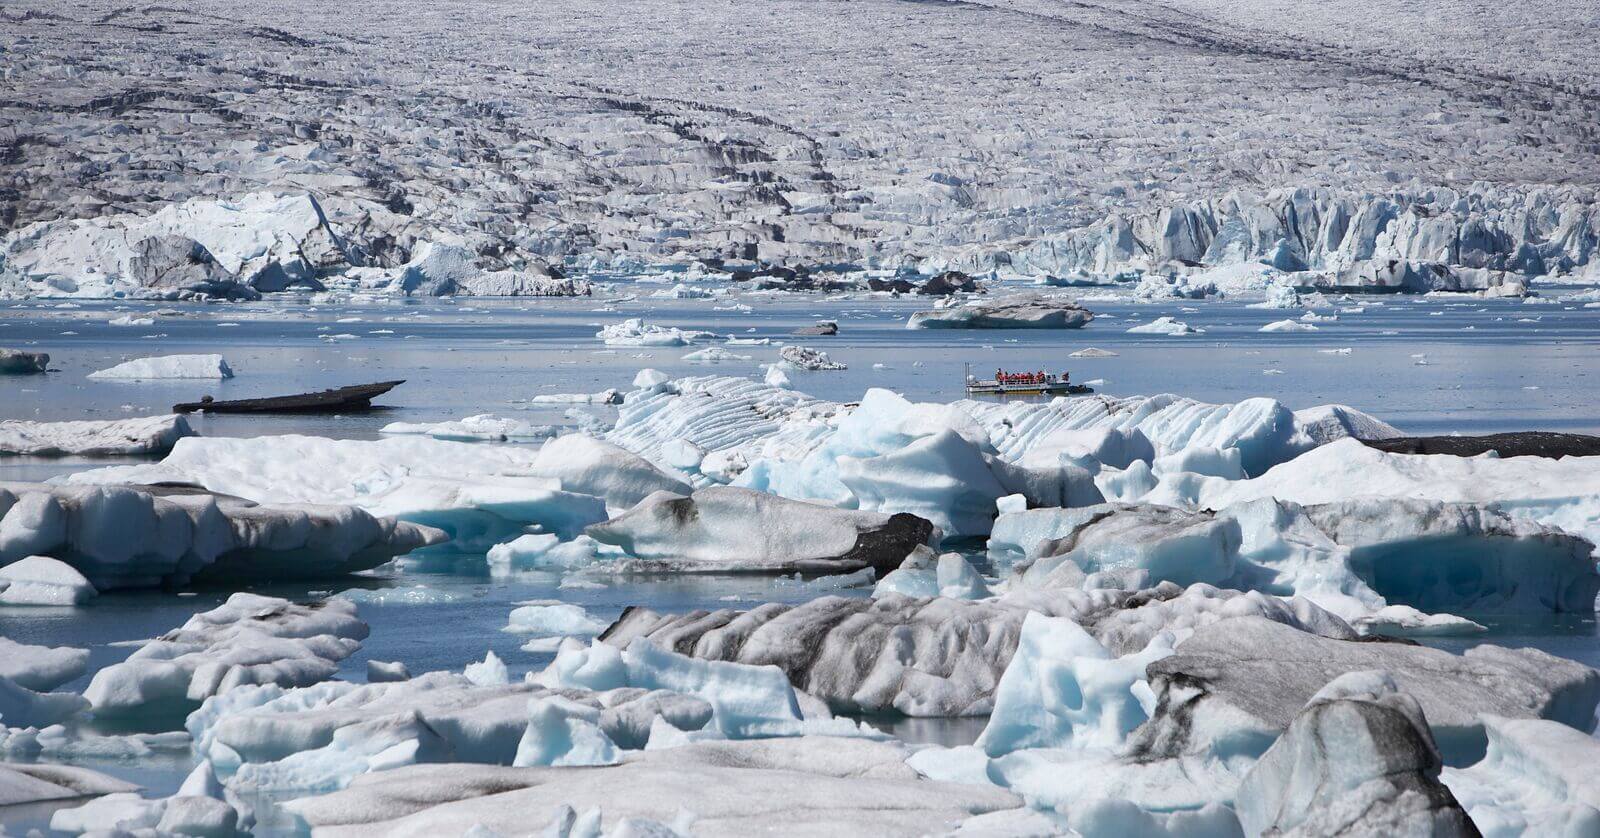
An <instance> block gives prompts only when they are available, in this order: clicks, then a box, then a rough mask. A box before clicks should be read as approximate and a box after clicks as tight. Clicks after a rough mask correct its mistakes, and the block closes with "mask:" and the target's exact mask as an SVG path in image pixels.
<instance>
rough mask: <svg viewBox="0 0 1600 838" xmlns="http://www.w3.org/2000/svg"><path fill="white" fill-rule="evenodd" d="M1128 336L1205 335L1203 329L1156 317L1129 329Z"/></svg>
mask: <svg viewBox="0 0 1600 838" xmlns="http://www.w3.org/2000/svg"><path fill="white" fill-rule="evenodd" d="M1127 331H1128V334H1130V335H1200V334H1205V330H1204V329H1196V328H1194V327H1193V326H1190V325H1189V324H1188V323H1185V322H1183V321H1182V320H1178V319H1177V318H1173V317H1157V318H1156V319H1154V320H1152V321H1150V322H1149V323H1145V324H1143V325H1139V326H1133V327H1131V328H1129V329H1128V330H1127Z"/></svg>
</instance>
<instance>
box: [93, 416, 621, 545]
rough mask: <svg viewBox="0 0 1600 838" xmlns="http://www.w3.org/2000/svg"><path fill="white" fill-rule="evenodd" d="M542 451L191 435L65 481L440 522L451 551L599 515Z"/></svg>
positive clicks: (421, 441) (574, 527) (570, 529)
mask: <svg viewBox="0 0 1600 838" xmlns="http://www.w3.org/2000/svg"><path fill="white" fill-rule="evenodd" d="M539 456H540V454H539V452H537V451H534V450H532V449H529V448H523V447H520V446H498V445H474V444H470V443H464V442H447V441H444V440H435V439H428V438H425V437H416V436H400V437H393V438H389V439H381V440H334V439H326V438H323V437H313V436H269V437H257V438H254V439H229V438H222V437H215V438H211V437H206V438H200V437H194V438H190V439H187V440H183V441H180V442H179V444H178V445H176V446H174V448H173V450H172V453H171V454H169V455H167V457H166V459H164V460H162V461H161V462H160V463H156V464H152V465H142V466H115V467H110V468H104V469H97V470H94V471H88V472H79V473H77V474H73V475H71V476H70V477H69V478H68V480H69V481H70V482H72V483H128V482H134V483H163V482H176V483H188V484H192V485H198V486H203V487H205V488H206V489H208V490H210V491H213V492H220V493H226V494H230V495H235V496H238V497H244V498H249V499H251V500H254V501H257V502H260V503H267V504H317V505H348V506H355V507H359V508H361V509H364V510H366V511H367V512H370V513H372V514H373V515H379V516H392V517H396V518H401V519H403V520H405V521H409V522H413V523H418V524H424V525H427V526H429V527H437V528H439V529H441V530H444V531H445V532H446V533H447V534H448V535H449V536H450V538H451V549H458V550H473V549H488V547H490V546H492V545H494V544H498V543H499V542H501V541H505V540H508V539H510V538H513V537H515V536H516V535H519V534H521V533H523V532H524V531H525V530H526V528H527V527H528V526H530V525H538V526H541V527H543V528H545V529H546V530H548V531H551V532H555V533H558V534H560V535H562V536H564V537H568V538H570V537H572V536H575V535H577V534H578V533H579V532H581V531H582V529H583V527H585V526H587V525H588V524H591V523H594V522H597V521H602V520H605V503H604V502H603V501H602V500H601V499H600V498H597V497H593V496H591V495H586V494H580V493H575V492H568V491H563V490H562V488H561V484H560V481H559V480H557V479H556V478H554V477H541V476H538V469H537V467H536V463H537V462H538V458H539ZM428 543H433V542H432V541H429V542H428ZM417 546H422V545H417Z"/></svg>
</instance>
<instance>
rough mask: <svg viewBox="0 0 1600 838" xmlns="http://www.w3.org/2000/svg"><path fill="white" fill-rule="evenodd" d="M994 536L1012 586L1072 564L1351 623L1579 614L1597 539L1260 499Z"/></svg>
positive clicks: (1468, 514) (1443, 508)
mask: <svg viewBox="0 0 1600 838" xmlns="http://www.w3.org/2000/svg"><path fill="white" fill-rule="evenodd" d="M995 533H996V535H995V536H994V537H993V538H991V540H990V545H989V548H990V552H991V555H992V556H994V557H995V559H996V561H998V562H1000V563H1003V564H1004V563H1016V562H1018V561H1019V559H1026V560H1028V561H1027V562H1026V563H1025V566H1024V571H1023V573H1022V574H1021V576H1020V577H1019V579H1018V584H1020V585H1022V586H1032V587H1049V586H1052V585H1053V584H1055V583H1053V582H1052V581H1051V579H1052V577H1053V575H1054V574H1057V573H1059V572H1061V570H1062V568H1063V566H1064V565H1068V564H1070V565H1073V567H1072V568H1071V572H1072V574H1073V575H1071V576H1069V577H1068V578H1069V580H1076V579H1077V578H1079V577H1081V576H1082V575H1084V574H1093V573H1097V572H1101V571H1118V572H1127V571H1137V572H1140V573H1142V574H1145V575H1146V576H1147V578H1149V579H1150V580H1151V581H1171V582H1175V583H1177V584H1180V585H1187V584H1190V583H1193V582H1207V583H1211V584H1215V585H1222V586H1226V587H1232V588H1237V589H1240V590H1263V591H1270V592H1279V593H1283V592H1293V593H1297V594H1300V595H1303V596H1306V597H1308V598H1310V599H1312V600H1314V601H1316V602H1318V603H1319V604H1320V605H1322V606H1324V607H1326V608H1328V609H1330V610H1332V611H1335V612H1336V613H1339V614H1342V615H1344V616H1346V617H1349V618H1352V619H1354V618H1356V617H1366V616H1367V615H1368V614H1370V613H1371V612H1373V611H1375V610H1377V609H1378V608H1380V607H1382V606H1384V605H1408V606H1411V607H1412V608H1421V609H1424V610H1428V611H1459V610H1466V611H1470V610H1490V611H1495V612H1500V613H1540V612H1544V613H1549V612H1587V611H1588V610H1590V609H1592V608H1593V601H1594V597H1595V595H1596V593H1600V573H1597V572H1596V571H1595V569H1594V562H1593V561H1592V560H1591V559H1590V553H1591V552H1592V551H1593V549H1594V545H1593V544H1591V543H1590V542H1588V541H1587V540H1585V539H1583V538H1581V537H1578V536H1574V535H1570V534H1568V533H1565V532H1561V531H1559V530H1555V529H1552V528H1549V527H1545V526H1541V525H1539V524H1536V523H1533V522H1529V521H1524V520H1521V519H1517V518H1512V517H1510V516H1508V515H1506V514H1505V513H1503V512H1501V511H1499V510H1498V509H1497V508H1496V507H1493V506H1488V507H1483V506H1476V505H1472V504H1449V503H1441V502H1437V501H1423V500H1376V499H1359V500H1351V501H1345V502H1342V503H1334V504H1322V505H1318V506H1310V507H1301V506H1299V505H1298V504H1294V503H1288V502H1282V501H1276V500H1273V499H1271V498H1266V499H1262V500H1258V501H1250V502H1246V503H1241V504H1239V505H1237V506H1230V507H1224V508H1222V509H1221V510H1219V511H1217V512H1212V511H1209V510H1200V511H1195V512H1189V511H1183V510H1180V509H1176V508H1173V507H1165V506H1153V505H1143V504H1141V505H1133V506H1129V505H1124V504H1108V505H1104V506H1091V507H1083V508H1080V509H1050V510H1045V509H1036V510H1028V511H1025V512H1020V513H1008V514H1005V515H1002V516H1001V517H1000V519H999V520H998V521H997V523H996V525H995ZM1391 613H1392V612H1391ZM1417 616H1418V617H1419V618H1420V617H1422V615H1420V614H1419V615H1417Z"/></svg>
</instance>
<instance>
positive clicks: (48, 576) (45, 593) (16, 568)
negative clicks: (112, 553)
mask: <svg viewBox="0 0 1600 838" xmlns="http://www.w3.org/2000/svg"><path fill="white" fill-rule="evenodd" d="M0 526H3V524H0ZM96 593H98V592H97V591H95V589H94V586H93V585H91V584H89V580H88V579H85V578H83V574H81V573H79V572H78V571H76V570H73V569H72V567H71V566H70V565H67V564H65V563H63V562H58V561H56V560H55V559H52V558H49V557H47V556H28V557H27V558H24V559H22V560H20V561H15V562H12V563H11V564H8V565H4V566H0V605H69V606H70V605H81V604H83V603H85V602H88V601H89V600H91V599H93V598H94V597H95V594H96Z"/></svg>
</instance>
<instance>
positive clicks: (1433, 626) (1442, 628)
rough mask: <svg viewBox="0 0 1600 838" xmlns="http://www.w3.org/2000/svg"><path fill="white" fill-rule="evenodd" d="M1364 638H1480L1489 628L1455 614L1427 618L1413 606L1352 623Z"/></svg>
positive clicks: (1383, 611)
mask: <svg viewBox="0 0 1600 838" xmlns="http://www.w3.org/2000/svg"><path fill="white" fill-rule="evenodd" d="M1351 625H1353V626H1355V627H1356V628H1357V629H1358V630H1360V632H1361V633H1362V634H1367V635H1374V634H1376V635H1383V636H1385V637H1448V636H1455V635H1464V634H1479V633H1481V632H1485V631H1488V629H1487V628H1486V627H1484V626H1483V625H1481V624H1479V623H1475V622H1473V621H1472V620H1469V619H1467V618H1466V617H1457V616H1456V615H1454V614H1424V613H1422V612H1421V611H1418V610H1417V609H1415V608H1412V607H1411V606H1409V605H1390V606H1387V607H1385V608H1380V609H1379V610H1378V611H1376V612H1375V613H1373V614H1369V615H1367V616H1365V617H1361V618H1358V619H1356V620H1355V621H1353V622H1352V623H1351Z"/></svg>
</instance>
